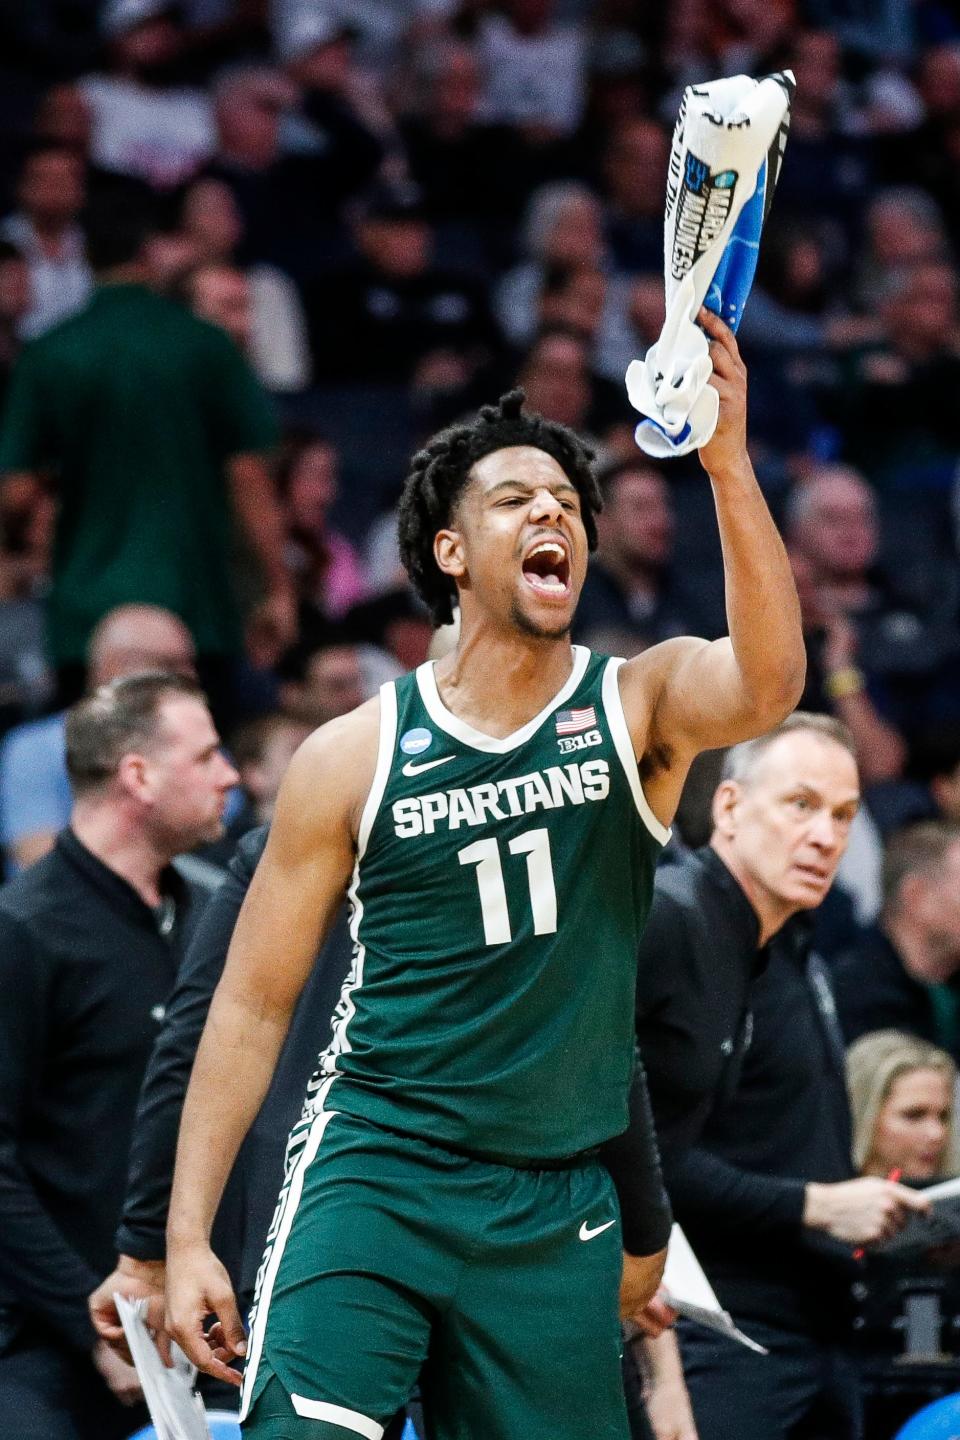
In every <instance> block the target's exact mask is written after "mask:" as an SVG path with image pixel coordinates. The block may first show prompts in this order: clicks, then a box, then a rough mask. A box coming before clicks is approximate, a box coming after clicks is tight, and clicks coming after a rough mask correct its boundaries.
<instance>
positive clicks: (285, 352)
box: [181, 177, 311, 393]
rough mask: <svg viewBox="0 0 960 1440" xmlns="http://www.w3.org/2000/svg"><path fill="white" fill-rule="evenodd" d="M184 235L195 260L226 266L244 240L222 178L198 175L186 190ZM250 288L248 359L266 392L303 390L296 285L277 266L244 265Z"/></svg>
mask: <svg viewBox="0 0 960 1440" xmlns="http://www.w3.org/2000/svg"><path fill="white" fill-rule="evenodd" d="M181 228H182V233H183V234H184V236H186V237H188V238H189V239H190V240H191V241H192V244H193V257H194V260H195V263H196V264H203V265H221V266H224V265H229V264H231V263H233V262H234V260H235V256H236V254H237V252H238V251H239V250H240V249H241V247H242V243H243V217H242V215H241V213H240V208H239V206H238V204H237V201H236V197H235V195H234V193H233V191H232V190H231V189H230V186H229V185H227V184H226V183H225V182H224V181H223V180H215V179H212V178H210V177H206V178H203V179H200V180H196V181H195V182H194V183H193V185H191V186H190V187H189V189H188V190H187V191H186V192H185V194H184V198H183V208H182V212H181ZM246 280H247V283H248V285H249V289H250V311H251V314H250V337H249V347H250V359H251V363H252V364H253V367H254V369H255V371H256V373H257V376H258V378H259V379H260V381H261V383H262V384H263V385H265V386H266V388H267V389H268V390H270V391H273V392H276V393H285V392H287V391H297V390H303V389H305V388H306V386H307V385H308V384H309V383H310V378H311V373H310V352H309V345H308V342H307V322H306V317H305V315H304V313H303V306H302V304H301V302H300V297H299V295H298V293H297V289H296V286H295V285H294V283H293V281H292V280H291V279H290V278H289V276H287V275H285V274H284V273H283V271H282V270H278V269H277V267H276V266H275V265H267V264H264V263H262V262H261V263H257V264H253V265H250V266H248V267H247V268H246Z"/></svg>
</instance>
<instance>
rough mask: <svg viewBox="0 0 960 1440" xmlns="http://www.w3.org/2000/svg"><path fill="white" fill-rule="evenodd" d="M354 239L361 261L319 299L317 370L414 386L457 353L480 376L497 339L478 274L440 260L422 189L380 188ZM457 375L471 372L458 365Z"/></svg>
mask: <svg viewBox="0 0 960 1440" xmlns="http://www.w3.org/2000/svg"><path fill="white" fill-rule="evenodd" d="M356 242H357V248H358V251H359V260H358V261H357V262H356V263H354V264H352V265H350V266H348V267H347V268H345V269H344V270H343V271H341V272H339V273H336V274H333V275H331V276H330V277H329V279H328V280H327V281H326V282H324V283H323V284H322V285H318V286H317V287H316V289H315V291H314V292H313V295H312V299H311V304H310V311H309V318H310V324H311V333H312V338H313V357H314V365H315V367H316V370H317V372H318V374H322V375H323V376H324V377H326V378H327V379H328V380H331V381H334V382H336V383H342V382H343V381H346V380H349V381H365V382H381V383H383V382H389V383H393V384H403V385H406V384H409V383H410V382H411V381H413V382H416V381H417V379H418V374H420V373H426V372H428V371H429V369H430V368H431V366H432V365H433V364H434V363H435V362H436V360H437V359H438V358H440V357H444V356H450V355H451V354H453V356H454V358H456V357H457V356H459V357H461V358H463V357H466V358H467V359H468V366H469V368H468V371H467V373H468V374H472V373H474V372H475V371H476V370H477V368H478V367H479V364H480V363H481V361H482V360H485V359H486V358H487V356H488V354H489V351H490V348H491V345H492V341H493V338H494V337H493V327H492V322H491V319H490V315H489V310H488V306H487V300H486V295H485V292H484V289H483V287H482V286H481V285H480V284H479V283H478V282H477V281H476V280H475V279H473V278H472V277H470V276H467V275H464V274H459V273H457V271H456V270H453V269H447V268H445V267H442V266H440V265H438V264H437V263H436V260H435V258H434V236H433V231H432V227H431V225H430V221H429V217H428V216H427V213H426V210H425V208H424V204H423V197H422V196H421V194H420V192H419V191H418V190H417V189H416V188H415V187H413V186H411V185H383V186H379V187H377V188H376V189H375V190H374V191H372V192H371V193H370V194H369V195H368V196H367V197H366V198H365V200H364V203H363V207H362V211H361V214H360V217H359V219H358V221H357V225H356ZM456 376H457V378H458V379H464V378H466V376H465V375H464V373H463V372H462V370H461V369H460V368H459V367H458V368H457V370H456Z"/></svg>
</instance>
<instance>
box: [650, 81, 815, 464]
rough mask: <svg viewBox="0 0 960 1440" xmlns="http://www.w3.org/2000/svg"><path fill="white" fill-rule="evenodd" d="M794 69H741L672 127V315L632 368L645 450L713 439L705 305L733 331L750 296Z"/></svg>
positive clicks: (666, 263) (664, 450)
mask: <svg viewBox="0 0 960 1440" xmlns="http://www.w3.org/2000/svg"><path fill="white" fill-rule="evenodd" d="M795 88H796V87H795V85H794V79H793V75H792V73H791V72H790V71H789V70H784V71H779V72H778V73H777V74H775V75H767V76H765V77H764V78H763V79H762V80H751V79H750V77H749V76H747V75H735V76H733V77H732V78H731V79H729V80H712V81H710V83H709V84H707V85H692V86H690V87H688V89H686V90H685V91H684V94H683V100H682V102H681V104H680V114H679V115H678V117H677V123H676V127H675V128H674V132H673V143H672V146H671V150H670V169H669V172H668V176H667V208H666V214H665V216H664V247H663V267H664V284H665V289H666V319H665V320H664V325H663V330H662V331H661V334H660V339H659V340H658V341H657V343H656V345H654V346H653V347H652V348H651V349H650V350H649V351H648V352H647V356H646V359H645V360H642V361H641V360H634V361H632V363H631V364H630V366H629V368H628V370H627V394H628V396H629V398H630V403H631V405H633V407H634V408H635V409H636V410H639V411H640V412H641V414H643V415H646V416H647V417H648V418H647V419H646V420H643V421H641V423H640V424H639V425H638V426H637V432H636V438H637V444H638V445H639V446H640V447H641V449H643V450H645V451H646V452H647V454H648V455H655V456H657V457H658V458H661V459H662V458H664V457H666V456H670V455H686V454H687V453H688V452H689V451H691V450H696V449H699V448H700V446H701V445H705V444H706V443H707V441H708V440H709V439H710V437H711V435H712V434H713V432H714V430H715V429H716V426H717V414H718V411H719V403H720V402H719V397H718V396H717V392H716V390H715V389H714V388H713V386H712V385H708V383H707V382H708V380H709V379H710V375H711V373H712V370H713V366H712V364H711V361H710V353H709V348H708V346H709V341H708V340H707V337H706V335H705V334H704V332H703V331H702V330H701V329H700V327H699V325H697V324H696V317H697V315H698V314H699V312H700V307H701V306H702V305H704V304H705V305H706V306H707V308H708V309H710V310H713V311H715V313H716V314H718V315H719V316H721V318H722V319H723V320H725V321H726V322H727V324H728V325H729V326H730V327H731V328H732V329H733V330H736V328H737V326H738V325H739V323H740V317H741V315H742V314H743V307H744V304H745V302H746V299H747V295H748V294H749V293H750V286H751V284H752V282H753V276H754V272H755V270H756V266H757V254H758V252H759V248H760V232H761V230H762V228H763V222H764V220H765V218H766V215H767V212H768V211H769V209H770V202H771V200H772V199H773V191H774V187H775V186H776V183H777V179H778V178H779V175H780V166H781V163H782V161H783V151H784V147H785V146H786V143H787V130H788V128H789V124H790V102H791V99H792V96H793V93H794V90H795Z"/></svg>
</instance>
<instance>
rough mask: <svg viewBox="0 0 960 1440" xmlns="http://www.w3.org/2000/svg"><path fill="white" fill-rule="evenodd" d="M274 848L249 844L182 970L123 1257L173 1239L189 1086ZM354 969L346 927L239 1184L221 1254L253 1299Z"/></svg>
mask: <svg viewBox="0 0 960 1440" xmlns="http://www.w3.org/2000/svg"><path fill="white" fill-rule="evenodd" d="M266 841H267V828H266V826H261V827H260V828H259V829H257V830H253V831H251V832H250V833H249V834H248V835H246V836H244V838H243V839H242V840H241V841H240V843H239V845H238V846H237V852H236V855H235V856H234V858H233V860H232V861H231V862H230V867H229V870H228V872H227V878H226V880H225V881H224V883H223V885H222V886H221V887H220V889H219V890H218V891H217V893H216V895H214V897H213V899H212V900H211V902H210V904H209V905H208V907H207V909H206V911H205V912H204V915H203V918H202V920H201V923H200V925H199V927H198V929H197V933H196V935H195V936H194V939H193V943H192V944H191V946H190V948H189V950H188V952H187V955H186V957H185V959H184V963H183V966H182V968H181V972H180V977H179V980H178V982H177V986H176V989H175V990H174V992H173V994H172V995H171V997H170V1000H169V1003H168V1005H167V1011H166V1019H165V1021H164V1025H163V1029H162V1031H161V1033H160V1035H159V1038H158V1039H157V1043H156V1046H155V1048H154V1051H153V1054H152V1056H151V1058H150V1064H149V1067H148V1069H147V1074H146V1077H145V1079H144V1082H143V1089H142V1091H141V1094H140V1102H139V1105H138V1108H137V1120H136V1132H135V1135H134V1140H133V1145H132V1147H131V1150H130V1171H129V1180H128V1184H127V1194H126V1199H125V1201H124V1204H123V1219H122V1221H121V1224H120V1228H119V1229H118V1231H117V1234H116V1249H117V1250H118V1251H119V1252H120V1253H121V1254H124V1255H132V1256H134V1257H135V1258H136V1259H138V1260H159V1259H162V1258H163V1256H164V1254H165V1242H164V1231H165V1227H166V1222H167V1210H168V1207H169V1203H170V1186H171V1182H172V1179H173V1163H174V1158H175V1154H176V1145H177V1131H178V1129H179V1126H180V1113H181V1111H182V1109H183V1101H184V1096H185V1095H186V1090H187V1082H188V1081H189V1079H190V1070H191V1068H192V1066H193V1059H194V1056H195V1054H196V1051H197V1046H198V1045H199V1043H200V1036H201V1034H202V1032H203V1026H204V1023H205V1021H206V1018H207V1012H208V1010H209V1008H210V1001H211V1000H212V998H213V992H214V990H215V989H216V986H217V982H218V981H219V979H220V976H221V974H222V973H223V967H224V962H225V961H226V957H227V948H228V946H229V944H230V937H231V936H232V934H233V929H234V925H235V924H236V919H237V916H238V914H239V913H240V907H241V905H242V904H243V900H244V897H245V895H246V893H247V889H248V888H249V885H250V881H251V879H252V878H253V872H254V870H255V869H256V866H257V862H258V861H259V859H260V856H261V855H262V854H263V848H264V846H265V844H266ZM349 964H350V937H349V934H348V933H347V929H346V925H345V923H344V921H343V920H342V919H341V920H338V922H337V924H336V926H335V928H334V930H333V931H332V932H331V935H330V937H329V939H328V941H327V943H326V945H325V946H324V948H323V950H322V951H321V953H320V958H319V960H318V962H317V965H316V966H315V968H314V970H313V972H312V974H311V976H310V978H309V979H308V981H307V983H306V986H305V987H304V990H303V994H302V995H301V996H300V1000H299V1001H298V1004H297V1008H296V1010H295V1012H294V1016H293V1020H292V1022H291V1025H290V1031H289V1033H288V1035H287V1039H286V1042H285V1044H284V1047H283V1050H282V1051H281V1054H280V1059H279V1061H278V1062H277V1068H276V1071H275V1073H274V1077H273V1080H272V1081H271V1084H270V1088H269V1090H268V1091H267V1095H266V1098H265V1099H264V1102H263V1105H262V1106H261V1109H260V1112H259V1114H258V1116H257V1118H256V1120H255V1121H254V1123H253V1126H252V1127H251V1130H250V1133H249V1134H248V1136H247V1138H246V1140H245V1141H244V1144H243V1147H242V1148H241V1151H240V1154H239V1156H238V1158H237V1163H236V1165H235V1166H234V1168H233V1173H232V1174H231V1176H230V1180H229V1182H228V1185H227V1188H226V1192H225V1194H224V1198H223V1201H222V1203H221V1206H220V1211H219V1214H218V1216H217V1224H216V1227H215V1230H214V1248H215V1249H216V1251H217V1253H218V1255H219V1256H220V1258H221V1260H222V1261H223V1263H224V1264H225V1265H226V1267H227V1269H228V1271H229V1272H230V1276H231V1279H232V1280H233V1282H234V1285H235V1286H236V1288H237V1291H238V1294H240V1295H241V1296H249V1295H252V1291H253V1284H254V1280H255V1277H256V1271H257V1266H258V1265H259V1263H260V1256H261V1253H262V1251H263V1243H264V1239H265V1237H266V1233H267V1229H268V1227H269V1224H270V1218H271V1216H272V1214H273V1210H274V1206H275V1204H276V1199H277V1194H278V1192H279V1189H280V1182H281V1179H282V1176H283V1157H284V1151H285V1148H286V1141H287V1135H288V1133H289V1131H290V1129H291V1127H292V1126H293V1123H294V1121H295V1120H296V1119H297V1118H298V1117H299V1114H300V1110H301V1107H302V1105H303V1099H304V1095H305V1093H306V1087H307V1081H308V1080H309V1078H310V1075H311V1073H312V1072H313V1069H314V1066H315V1064H316V1060H317V1056H318V1054H319V1053H320V1051H321V1050H323V1049H325V1047H326V1045H327V1044H328V1042H329V1039H330V1021H331V1018H332V1015H333V1011H334V1007H335V1005H336V1003H337V998H338V996H339V994H340V989H341V987H342V985H343V981H344V979H345V977H346V974H347V971H348V969H349Z"/></svg>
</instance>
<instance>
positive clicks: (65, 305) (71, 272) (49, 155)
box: [0, 145, 93, 340]
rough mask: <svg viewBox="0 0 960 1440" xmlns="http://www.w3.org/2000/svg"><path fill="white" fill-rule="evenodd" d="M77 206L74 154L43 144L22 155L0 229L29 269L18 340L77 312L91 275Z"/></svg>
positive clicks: (79, 164)
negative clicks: (11, 207)
mask: <svg viewBox="0 0 960 1440" xmlns="http://www.w3.org/2000/svg"><path fill="white" fill-rule="evenodd" d="M83 205H84V174H83V160H82V159H81V158H80V157H79V156H78V155H77V154H75V152H74V151H72V150H68V149H66V148H64V147H57V146H52V145H44V146H42V147H38V148H37V149H35V150H33V151H32V152H31V153H30V154H29V155H28V156H27V159H26V160H25V161H24V164H23V169H22V170H21V172H20V183H19V185H18V187H17V209H16V210H15V211H14V213H13V214H12V215H8V216H7V218H6V220H4V221H3V224H2V225H0V235H2V237H3V238H4V239H5V240H8V241H10V242H11V244H13V245H16V247H17V249H18V250H19V251H20V252H21V253H22V254H23V255H24V257H25V258H26V261H27V264H28V265H29V267H30V305H29V309H28V310H27V312H26V314H25V315H24V316H23V318H22V320H21V323H20V336H21V338H22V339H24V340H29V339H33V338H34V337H35V336H37V335H42V334H43V333H44V331H46V330H49V329H51V328H52V326H54V325H56V324H57V323H58V322H59V321H60V320H65V319H66V318H67V316H69V315H73V314H75V312H76V311H77V310H82V309H83V307H84V305H85V304H86V303H87V300H88V299H89V297H90V291H91V289H92V287H93V275H92V273H91V270H90V266H89V265H88V264H87V259H86V255H85V254H84V239H83V231H82V230H81V228H80V224H79V217H80V212H81V211H82V209H83Z"/></svg>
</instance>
